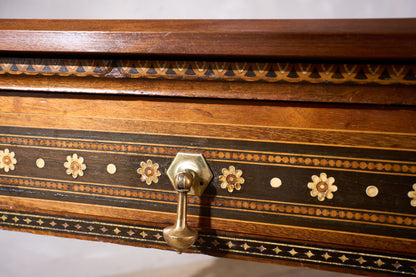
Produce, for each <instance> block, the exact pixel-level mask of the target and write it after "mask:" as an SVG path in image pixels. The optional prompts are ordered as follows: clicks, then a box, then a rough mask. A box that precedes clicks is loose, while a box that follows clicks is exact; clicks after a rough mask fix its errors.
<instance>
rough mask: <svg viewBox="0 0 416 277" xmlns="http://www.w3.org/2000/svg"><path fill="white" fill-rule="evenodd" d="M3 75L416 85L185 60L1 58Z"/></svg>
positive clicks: (385, 68) (351, 69)
mask: <svg viewBox="0 0 416 277" xmlns="http://www.w3.org/2000/svg"><path fill="white" fill-rule="evenodd" d="M0 74H25V75H46V76H49V75H58V76H79V77H84V76H94V77H110V78H111V77H112V78H114V77H119V78H125V77H127V78H148V79H154V78H156V79H179V80H194V79H198V80H227V81H250V82H252V81H263V82H307V83H334V84H344V83H355V84H382V85H390V84H402V85H415V84H416V77H415V74H416V67H415V66H414V65H401V64H393V65H392V64H341V63H337V64H335V63H328V64H321V63H290V62H233V61H180V60H176V61H175V60H103V59H38V58H9V57H3V58H0Z"/></svg>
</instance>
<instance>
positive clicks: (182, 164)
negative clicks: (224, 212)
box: [163, 153, 213, 254]
mask: <svg viewBox="0 0 416 277" xmlns="http://www.w3.org/2000/svg"><path fill="white" fill-rule="evenodd" d="M167 175H168V176H169V178H170V180H171V182H172V185H173V188H174V189H175V190H176V191H177V192H178V208H177V213H176V223H175V224H174V225H172V226H168V227H166V228H165V229H163V237H164V238H165V241H166V242H167V243H168V245H170V246H171V247H172V248H173V249H175V250H176V251H177V252H178V253H179V254H180V253H182V252H183V251H184V250H186V249H188V248H189V247H191V246H192V244H194V243H195V241H196V239H197V238H198V232H197V231H196V230H193V229H191V228H190V227H189V226H188V223H187V220H186V216H187V195H188V193H189V194H193V195H198V196H201V195H202V193H203V191H204V190H205V188H206V187H207V185H208V183H209V182H210V181H211V179H212V177H213V175H212V172H211V170H210V169H209V167H208V164H207V163H206V161H205V159H204V157H203V156H202V155H201V154H189V153H178V154H177V155H176V157H175V159H174V160H173V162H172V164H171V165H170V167H169V169H168V171H167Z"/></svg>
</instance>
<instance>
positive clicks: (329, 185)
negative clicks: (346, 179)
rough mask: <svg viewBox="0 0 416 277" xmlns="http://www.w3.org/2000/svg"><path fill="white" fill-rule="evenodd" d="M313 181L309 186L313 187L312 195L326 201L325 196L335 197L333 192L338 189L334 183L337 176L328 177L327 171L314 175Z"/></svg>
mask: <svg viewBox="0 0 416 277" xmlns="http://www.w3.org/2000/svg"><path fill="white" fill-rule="evenodd" d="M312 181H313V182H309V183H308V188H309V189H311V196H312V197H318V200H319V201H324V200H325V198H328V199H332V198H333V197H334V195H333V194H332V193H333V192H336V191H337V190H338V188H337V186H335V185H334V183H335V178H334V177H329V178H328V177H327V175H326V174H325V173H321V174H320V175H319V177H318V176H316V175H313V176H312Z"/></svg>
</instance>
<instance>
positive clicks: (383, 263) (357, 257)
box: [0, 210, 416, 276]
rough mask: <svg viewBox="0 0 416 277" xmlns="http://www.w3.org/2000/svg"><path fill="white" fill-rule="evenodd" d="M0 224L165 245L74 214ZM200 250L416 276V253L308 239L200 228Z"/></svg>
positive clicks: (157, 236)
mask: <svg viewBox="0 0 416 277" xmlns="http://www.w3.org/2000/svg"><path fill="white" fill-rule="evenodd" d="M0 226H1V227H4V228H12V229H15V228H17V229H19V230H22V229H23V230H34V231H39V232H43V231H44V232H48V233H51V232H52V233H55V234H71V235H74V236H80V237H84V238H85V237H86V238H88V237H90V238H94V239H97V238H103V239H112V240H113V241H114V242H116V241H118V242H120V243H123V242H129V243H138V244H139V243H146V244H147V245H158V246H159V247H165V246H166V242H165V241H164V240H163V235H162V228H154V227H149V226H141V225H135V224H126V223H118V222H107V221H103V220H90V219H84V218H74V217H72V218H71V217H59V216H54V215H42V214H34V213H26V212H17V211H8V210H2V211H0ZM190 250H191V251H195V252H206V251H208V252H215V253H224V254H227V253H229V254H234V255H241V256H248V257H250V256H251V257H257V258H265V259H271V260H286V261H297V262H302V263H306V264H318V265H327V266H337V267H339V266H341V267H344V268H346V269H365V270H367V271H369V272H376V273H377V272H378V273H389V274H392V273H393V274H402V275H407V276H409V275H416V259H415V258H414V257H406V256H399V255H395V254H389V255H384V254H379V253H375V252H366V251H363V250H359V251H357V250H354V249H337V248H327V247H322V246H319V245H307V244H304V243H293V242H291V243H287V242H283V241H274V240H270V239H267V238H263V239H254V238H247V237H244V238H242V237H237V236H234V235H226V234H210V233H204V232H200V233H199V238H198V240H197V241H196V243H195V245H193V246H192V247H191V248H190Z"/></svg>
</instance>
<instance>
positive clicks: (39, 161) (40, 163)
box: [36, 158, 45, 168]
mask: <svg viewBox="0 0 416 277" xmlns="http://www.w3.org/2000/svg"><path fill="white" fill-rule="evenodd" d="M36 166H37V167H38V168H44V167H45V160H44V159H42V158H39V159H37V160H36Z"/></svg>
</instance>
